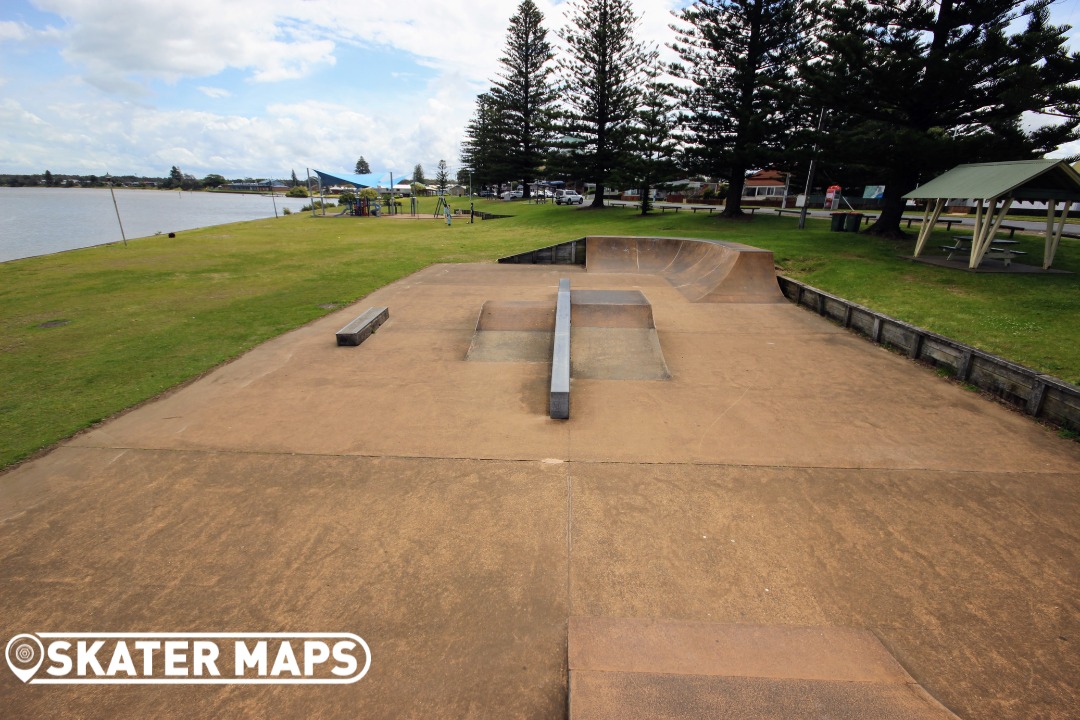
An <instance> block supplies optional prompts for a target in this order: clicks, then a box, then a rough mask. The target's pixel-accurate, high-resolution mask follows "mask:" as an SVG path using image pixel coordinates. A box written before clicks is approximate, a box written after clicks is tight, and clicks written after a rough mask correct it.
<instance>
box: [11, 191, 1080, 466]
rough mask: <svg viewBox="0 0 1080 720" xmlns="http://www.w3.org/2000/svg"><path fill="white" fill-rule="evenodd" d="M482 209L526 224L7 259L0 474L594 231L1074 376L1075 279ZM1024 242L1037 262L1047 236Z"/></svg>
mask: <svg viewBox="0 0 1080 720" xmlns="http://www.w3.org/2000/svg"><path fill="white" fill-rule="evenodd" d="M433 204H434V203H433V201H430V200H428V201H425V206H427V208H428V210H429V211H430V210H431V209H433ZM454 206H455V207H464V206H465V203H456V204H455V205H454ZM477 208H478V209H485V210H489V211H491V212H495V213H506V214H510V213H513V214H515V215H516V217H513V218H507V219H502V220H495V221H487V222H477V223H476V224H473V225H469V224H468V223H467V222H466V221H465V220H462V219H455V220H454V224H453V226H452V227H450V228H447V227H446V225H445V223H444V222H442V221H439V220H433V219H427V220H423V221H420V220H416V221H414V220H398V219H391V218H382V219H368V218H344V217H343V218H333V217H325V218H323V217H318V218H312V217H311V215H310V214H308V213H304V214H295V215H292V216H290V217H285V218H278V219H272V220H260V221H254V222H248V223H237V224H232V225H223V226H218V227H214V228H207V229H204V230H193V231H188V232H183V233H180V234H179V235H178V237H177V238H176V239H174V240H170V239H168V238H165V237H153V238H146V239H142V240H137V241H134V242H131V243H130V245H129V246H128V247H123V246H122V245H111V246H104V247H97V248H89V249H86V250H78V251H73V252H67V253H61V254H57V255H52V256H46V257H39V258H30V259H26V260H17V261H13V262H8V263H0V467H5V466H7V465H9V464H11V463H13V462H16V461H18V460H19V459H21V458H24V457H26V456H27V455H29V454H31V453H33V452H34V451H36V450H38V449H40V448H42V447H46V446H48V445H50V444H52V443H55V442H56V441H58V440H60V439H62V438H64V437H67V436H69V435H71V434H72V433H74V432H76V431H78V430H79V429H81V428H84V427H87V426H88V425H91V424H93V423H94V422H96V421H98V420H100V419H101V418H104V417H108V416H109V415H112V414H113V413H116V412H118V411H120V410H123V409H124V408H126V407H130V406H131V405H134V404H136V403H138V402H140V401H142V400H145V399H147V398H150V397H153V396H154V395H157V394H158V393H160V392H162V391H164V390H166V389H168V388H170V387H172V386H174V385H176V384H177V383H180V382H183V381H184V380H187V379H189V378H191V377H193V376H196V375H198V374H200V373H201V372H203V371H205V370H207V369H208V368H211V367H213V366H215V365H217V364H219V363H221V362H223V361H225V360H228V359H230V358H233V357H235V356H237V355H239V354H241V353H243V352H244V351H246V350H248V349H250V348H251V347H253V346H255V345H257V344H258V343H260V342H263V341H265V340H267V339H268V338H271V337H274V336H276V335H279V334H281V333H282V332H285V331H286V330H289V329H291V328H294V327H297V326H299V325H302V324H304V323H306V322H308V321H310V320H312V319H314V318H316V317H319V316H321V315H324V314H326V313H328V312H330V311H331V310H333V309H334V308H336V307H340V306H341V305H343V304H347V303H350V302H352V301H354V300H356V299H358V298H360V297H362V296H364V295H366V294H367V293H369V292H371V291H373V290H375V289H376V288H378V287H381V286H382V285H385V284H387V283H389V282H392V281H394V280H396V279H398V278H401V277H403V276H405V275H408V274H409V273H412V272H414V271H416V270H418V269H420V268H423V267H425V266H427V265H429V264H431V263H435V262H472V261H485V260H493V259H494V258H497V257H499V256H501V255H507V254H511V253H515V252H520V251H523V250H528V249H532V248H536V247H540V246H543V245H550V244H553V243H556V242H562V241H564V240H569V239H572V238H575V237H581V236H583V235H586V234H595V235H601V234H638V235H682V236H687V237H705V238H715V239H727V240H733V241H737V242H744V243H747V244H750V245H755V246H758V247H763V248H768V249H771V250H773V252H774V253H775V255H776V261H777V264H778V265H779V266H780V267H781V268H782V271H783V272H784V273H786V274H788V275H791V276H793V277H797V278H800V279H803V280H805V281H806V282H809V283H811V284H813V285H816V286H818V287H821V288H822V289H825V290H828V291H830V292H833V293H836V294H837V295H841V296H843V297H846V298H848V299H850V300H853V301H855V302H859V303H862V304H864V305H867V306H869V307H872V308H875V309H877V310H880V311H882V312H885V313H888V314H890V315H893V316H896V317H898V318H900V319H903V320H907V321H909V322H912V323H915V324H917V325H920V326H923V327H926V328H928V329H930V330H934V331H936V332H940V333H942V334H944V335H948V336H950V337H954V338H956V339H958V340H961V341H964V342H969V343H971V344H973V345H976V346H978V347H981V348H984V349H986V350H989V351H990V352H995V353H998V354H1001V355H1003V356H1005V357H1008V358H1010V359H1013V360H1015V361H1017V362H1020V363H1023V364H1026V365H1030V366H1032V367H1035V368H1038V369H1040V370H1042V371H1044V372H1048V373H1051V374H1053V375H1056V376H1058V377H1061V378H1063V379H1065V380H1068V381H1070V382H1074V383H1077V382H1080V353H1077V347H1078V338H1080V322H1078V320H1080V279H1078V278H1080V276H1075V275H1071V276H1003V275H975V274H971V273H964V272H958V271H950V270H944V269H941V268H934V267H927V266H923V265H917V264H912V263H910V262H907V261H904V260H901V259H899V258H898V257H897V256H898V255H901V254H910V252H911V247H912V243H910V242H909V243H901V244H899V245H897V244H895V243H892V242H888V241H879V240H875V239H871V238H867V237H863V236H857V235H852V234H848V233H832V232H829V231H828V229H827V228H828V226H827V223H825V222H822V221H812V222H811V224H810V226H809V228H808V229H807V230H805V231H802V232H800V231H798V230H796V228H795V225H796V220H795V219H794V218H790V217H785V218H778V217H772V216H770V215H766V214H765V213H759V216H758V217H755V218H754V219H753V221H750V222H732V221H725V220H722V219H720V218H719V217H715V216H712V215H706V214H697V215H691V214H688V213H678V214H674V213H666V214H656V215H652V216H650V217H646V218H642V217H640V216H639V215H637V214H636V212H635V211H634V210H631V209H621V208H618V209H616V208H613V209H609V210H605V211H601V212H596V211H591V210H588V209H579V208H576V207H574V208H571V207H557V206H554V205H540V206H537V205H528V204H525V203H514V204H507V203H502V202H499V201H488V202H478V203H477ZM429 217H430V216H429ZM946 238H947V235H946V234H945V233H942V235H941V240H942V241H943V242H944V240H945V239H946ZM936 244H939V243H936ZM936 244H935V246H936ZM1020 249H1023V250H1027V251H1028V252H1029V255H1028V257H1029V258H1034V259H1036V260H1037V259H1038V258H1040V257H1041V243H1040V242H1039V241H1038V240H1030V241H1028V240H1025V241H1024V243H1023V244H1022V245H1021V248H1020ZM1058 258H1059V259H1058V261H1057V262H1056V263H1055V265H1056V266H1057V267H1060V268H1062V269H1068V270H1073V271H1080V243H1078V242H1077V241H1070V240H1066V241H1063V247H1062V248H1061V250H1060V251H1059V255H1058Z"/></svg>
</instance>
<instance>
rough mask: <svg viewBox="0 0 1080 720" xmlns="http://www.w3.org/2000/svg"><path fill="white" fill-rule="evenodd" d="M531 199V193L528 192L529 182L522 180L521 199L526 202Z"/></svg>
mask: <svg viewBox="0 0 1080 720" xmlns="http://www.w3.org/2000/svg"><path fill="white" fill-rule="evenodd" d="M531 197H532V193H531V192H530V191H529V181H528V180H522V181H521V199H522V200H528V199H529V198H531Z"/></svg>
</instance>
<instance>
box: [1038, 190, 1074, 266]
mask: <svg viewBox="0 0 1080 720" xmlns="http://www.w3.org/2000/svg"><path fill="white" fill-rule="evenodd" d="M1056 212H1057V201H1055V200H1051V201H1050V203H1049V205H1048V206H1047V211H1046V213H1047V214H1046V246H1045V248H1044V249H1043V270H1047V269H1049V267H1050V265H1051V264H1052V263H1053V262H1054V256H1055V255H1057V249H1058V246H1059V245H1060V244H1061V236H1062V235H1063V234H1064V232H1065V223H1066V222H1067V221H1068V219H1069V202H1068V201H1066V202H1065V207H1063V208H1062V209H1061V218H1060V219H1058V221H1057V227H1056V228H1055V227H1054V219H1055V218H1054V215H1055V213H1056Z"/></svg>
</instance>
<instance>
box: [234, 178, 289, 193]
mask: <svg viewBox="0 0 1080 720" xmlns="http://www.w3.org/2000/svg"><path fill="white" fill-rule="evenodd" d="M225 188H226V189H228V190H237V191H241V192H285V191H286V190H288V189H289V186H288V185H286V184H285V183H283V182H282V181H280V180H273V181H271V180H263V181H261V182H233V183H226V184H225Z"/></svg>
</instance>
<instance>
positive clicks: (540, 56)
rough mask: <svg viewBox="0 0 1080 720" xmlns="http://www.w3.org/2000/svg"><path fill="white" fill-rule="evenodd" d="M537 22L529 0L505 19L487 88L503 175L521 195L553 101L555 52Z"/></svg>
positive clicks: (547, 129) (544, 142) (546, 132)
mask: <svg viewBox="0 0 1080 720" xmlns="http://www.w3.org/2000/svg"><path fill="white" fill-rule="evenodd" d="M543 21H544V15H543V13H541V12H540V10H539V9H537V7H536V4H535V3H534V2H533V0H522V3H521V4H520V5H519V6H518V9H517V13H516V14H515V15H514V16H513V17H512V18H510V27H509V28H508V29H507V32H506V49H505V50H504V51H503V56H502V57H501V58H499V62H500V63H501V64H502V71H501V72H500V73H499V79H497V80H495V82H494V84H493V87H492V88H491V93H490V95H491V101H492V102H493V103H494V105H495V108H496V110H497V112H498V113H499V115H500V117H501V121H502V124H503V125H504V127H505V130H506V136H505V137H506V140H507V141H508V143H507V144H508V145H509V147H508V148H506V150H507V151H508V154H507V155H506V156H505V158H506V173H507V174H506V177H508V178H513V179H514V180H519V181H520V182H521V184H522V187H523V188H524V195H523V197H525V198H528V197H529V183H530V182H532V180H533V179H534V178H535V177H536V173H537V172H538V170H539V168H540V166H541V164H542V163H543V157H544V152H545V151H546V150H547V147H548V145H549V139H550V134H551V115H552V109H553V106H554V103H555V100H556V92H555V88H554V87H553V84H552V82H551V75H552V73H553V72H554V67H553V65H552V60H553V59H554V57H555V53H554V52H553V50H552V47H551V43H549V42H548V41H547V30H545V29H544V27H543V25H542V24H541V23H542V22H543Z"/></svg>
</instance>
